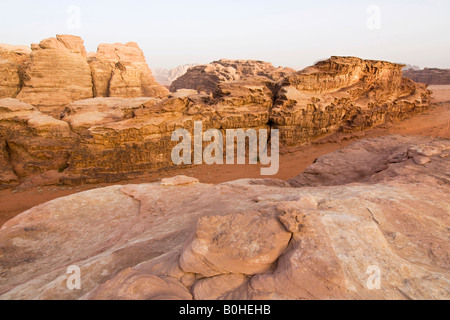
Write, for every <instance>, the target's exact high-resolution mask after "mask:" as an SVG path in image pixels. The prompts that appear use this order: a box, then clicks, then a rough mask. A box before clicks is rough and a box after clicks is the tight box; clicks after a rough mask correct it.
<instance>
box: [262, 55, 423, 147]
mask: <svg viewBox="0 0 450 320" xmlns="http://www.w3.org/2000/svg"><path fill="white" fill-rule="evenodd" d="M402 67H403V65H399V64H393V63H389V62H383V61H372V60H361V59H359V58H353V57H332V58H331V59H329V60H325V61H321V62H318V63H317V64H316V65H315V66H313V67H309V68H306V69H304V70H302V71H299V72H297V73H295V74H293V75H290V76H288V77H286V79H285V80H284V81H283V83H282V87H281V89H280V91H279V92H278V97H277V99H276V101H275V103H274V106H273V108H272V110H271V117H270V118H271V121H272V123H273V125H274V127H275V128H278V129H280V135H281V141H282V142H283V143H284V144H288V145H296V144H298V143H299V142H305V141H309V140H310V139H311V138H312V137H319V136H321V135H326V134H330V133H333V132H337V131H342V132H352V131H362V130H365V129H368V128H371V127H374V126H376V125H379V124H382V123H385V122H386V121H389V120H391V121H395V120H398V119H402V118H403V117H405V116H407V115H410V114H413V113H416V112H419V111H422V110H424V109H426V108H427V107H428V103H429V98H430V92H429V91H428V90H427V89H426V87H425V86H424V85H418V84H416V83H414V82H412V81H411V80H408V79H405V78H402Z"/></svg>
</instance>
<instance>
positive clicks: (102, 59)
mask: <svg viewBox="0 0 450 320" xmlns="http://www.w3.org/2000/svg"><path fill="white" fill-rule="evenodd" d="M89 65H90V67H91V69H92V78H93V83H94V96H95V97H123V98H136V97H155V98H162V97H165V96H167V95H168V90H167V89H165V88H164V87H162V86H161V85H160V84H159V83H157V82H156V80H155V78H154V77H153V76H152V72H151V71H150V69H149V67H148V65H147V62H146V61H145V57H144V53H143V52H142V50H141V49H140V48H139V46H138V45H137V43H135V42H129V43H127V44H121V43H114V44H101V45H99V47H98V49H97V54H96V55H95V56H93V57H90V58H89Z"/></svg>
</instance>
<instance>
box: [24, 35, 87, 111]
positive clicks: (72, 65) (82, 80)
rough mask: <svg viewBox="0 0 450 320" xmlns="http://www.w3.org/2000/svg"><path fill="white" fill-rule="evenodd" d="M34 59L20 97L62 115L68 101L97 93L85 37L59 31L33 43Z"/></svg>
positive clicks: (26, 69)
mask: <svg viewBox="0 0 450 320" xmlns="http://www.w3.org/2000/svg"><path fill="white" fill-rule="evenodd" d="M32 50H33V52H32V54H31V60H30V63H29V64H28V65H27V67H26V68H25V71H24V75H23V87H22V89H21V91H20V93H19V95H18V96H17V99H19V100H21V101H23V102H26V103H30V104H33V105H34V106H36V107H37V108H39V109H40V110H41V111H44V112H48V113H50V114H54V115H55V116H58V114H59V113H60V112H61V111H62V109H63V108H64V106H65V105H67V104H69V103H71V102H73V101H76V100H81V99H87V98H92V97H93V93H92V92H93V91H92V77H91V70H90V68H89V65H88V63H87V61H86V50H85V48H84V44H83V40H82V39H81V38H79V37H76V36H67V35H58V36H57V37H56V38H49V39H46V40H43V41H41V43H40V44H39V45H32Z"/></svg>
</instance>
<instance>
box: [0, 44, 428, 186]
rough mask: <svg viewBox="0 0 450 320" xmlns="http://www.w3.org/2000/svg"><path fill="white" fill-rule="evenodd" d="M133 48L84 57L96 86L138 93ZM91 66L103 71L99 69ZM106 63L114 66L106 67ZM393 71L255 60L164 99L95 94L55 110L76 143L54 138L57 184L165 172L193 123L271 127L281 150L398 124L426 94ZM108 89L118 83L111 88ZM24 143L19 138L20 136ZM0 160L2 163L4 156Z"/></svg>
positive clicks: (209, 72) (342, 61) (206, 70)
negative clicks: (293, 66)
mask: <svg viewBox="0 0 450 320" xmlns="http://www.w3.org/2000/svg"><path fill="white" fill-rule="evenodd" d="M51 43H52V46H55V45H54V44H53V42H51ZM55 43H57V44H58V43H60V41H56V42H55ZM59 45H63V44H59ZM44 47H46V46H44ZM64 47H65V48H66V45H64ZM69 47H70V46H69ZM117 47H119V49H117ZM70 48H71V49H70V50H73V51H74V52H76V53H72V54H73V55H78V56H80V57H81V56H83V55H84V52H83V51H82V48H83V47H82V46H75V45H74V46H71V47H70ZM45 50H47V49H42V51H45ZM64 50H66V51H68V50H69V49H64ZM38 51H39V50H38ZM122 51H123V52H122ZM112 52H115V53H119V55H120V57H121V58H120V59H119V60H120V61H118V60H117V61H118V62H115V61H116V60H108V59H109V58H107V57H111V59H112ZM136 52H140V50H138V48H137V47H136V46H135V45H134V44H128V45H122V46H120V45H107V46H101V48H99V52H98V53H97V54H96V55H95V57H91V60H90V63H91V67H92V68H93V69H92V70H96V71H95V72H93V74H95V76H94V78H95V79H97V80H95V83H96V84H95V85H94V87H96V88H97V89H96V90H99V92H100V91H102V90H106V88H109V89H108V90H110V89H111V88H113V89H114V90H118V91H120V92H122V93H123V94H126V95H134V93H136V92H139V91H140V90H141V91H142V90H143V89H142V85H143V82H139V81H138V78H140V79H141V80H142V77H133V78H132V79H134V80H130V79H131V78H127V77H128V76H126V74H127V73H128V71H130V70H131V69H133V68H135V71H136V73H133V74H134V75H136V74H138V73H141V75H142V74H144V75H147V76H148V75H149V74H148V72H149V71H148V68H146V67H145V64H144V62H143V60H142V62H140V63H138V64H137V65H138V66H139V68H143V69H139V68H137V67H136V65H135V64H132V63H131V62H130V61H134V60H136V59H137V60H139V59H138V58H136V59H135V58H131V57H134V55H135V54H136ZM141 58H142V56H141ZM141 58H140V59H141ZM117 59H118V58H117ZM127 61H128V62H129V63H130V64H127V63H128V62H127ZM126 62H127V63H126ZM114 63H115V64H114ZM122 64H123V66H124V67H126V68H128V69H126V70H128V71H126V73H124V74H122V72H125V71H123V70H125V69H123V70H122V71H120V70H119V69H120V68H122V67H121V66H122ZM100 65H101V66H103V67H105V68H106V69H105V70H107V71H106V72H105V73H102V71H101V70H102V68H103V67H100ZM115 65H117V66H118V67H117V68H119V69H117V70H116V69H114V66H115ZM109 68H113V69H109ZM401 68H402V66H401V65H398V64H392V63H389V62H381V61H366V60H361V59H358V58H347V57H333V58H331V59H329V60H325V61H321V62H319V63H317V64H316V65H315V66H312V67H310V68H307V69H305V70H302V71H299V72H294V71H293V70H290V69H283V68H274V67H273V66H272V65H270V64H267V63H263V62H258V61H234V60H221V61H219V62H217V63H213V64H212V65H207V66H199V67H195V68H191V69H190V70H189V71H188V72H187V73H186V75H185V76H183V77H181V78H180V79H179V81H177V82H175V83H174V85H176V83H178V84H182V83H188V84H189V85H186V86H187V87H190V88H192V89H183V90H178V91H177V92H176V93H173V94H171V95H170V96H169V97H167V98H166V97H162V98H158V94H155V96H156V97H153V98H151V97H148V98H145V97H144V98H141V97H138V98H128V99H125V98H111V97H106V98H105V97H98V98H94V99H85V100H81V101H77V102H73V103H68V104H67V105H66V108H65V109H64V112H62V113H59V115H60V117H58V121H59V119H61V120H62V122H64V123H66V124H68V129H67V130H69V131H70V132H71V135H75V137H76V138H74V139H69V140H67V139H66V140H64V141H60V139H59V137H55V139H56V141H58V142H57V143H61V144H63V145H65V146H67V143H68V144H69V145H70V147H68V151H67V152H68V154H67V153H66V152H64V153H63V154H64V156H63V157H62V158H60V159H61V161H59V160H58V161H57V162H56V163H57V166H58V167H59V169H61V170H64V168H66V169H65V170H64V175H63V176H62V177H61V182H62V183H67V184H78V183H84V182H104V181H108V182H116V181H120V180H123V179H127V178H131V177H133V176H137V175H139V174H142V173H143V172H148V171H155V170H158V169H161V168H167V167H170V166H174V164H173V162H172V160H171V151H172V149H173V148H174V147H175V145H176V144H177V143H176V142H173V141H171V136H172V133H173V131H174V130H176V129H181V128H183V129H186V130H188V131H189V132H191V134H192V133H193V125H194V122H195V121H203V129H204V130H208V129H211V128H216V129H220V130H222V131H223V132H225V130H227V129H244V130H245V129H250V128H251V129H279V130H280V133H281V143H282V146H290V145H299V144H302V143H304V142H309V141H313V140H315V139H318V138H320V137H322V136H324V135H328V134H333V133H337V132H338V133H349V132H354V131H362V130H365V129H369V128H371V127H374V126H376V125H379V124H383V123H385V122H388V121H396V120H399V119H402V118H403V117H405V116H408V115H411V114H414V113H417V112H419V111H421V110H424V109H425V108H427V107H428V102H429V96H430V92H429V91H428V90H427V89H426V86H425V85H421V84H416V83H414V82H412V81H411V80H408V79H405V78H402V72H401ZM138 69H139V70H141V71H137V70H138ZM99 70H100V71H99ZM142 70H143V71H142ZM147 71H148V72H147ZM111 72H112V74H113V75H114V74H115V72H118V74H120V76H118V77H119V78H118V79H122V80H123V81H125V80H126V81H128V80H127V79H129V81H131V82H133V81H134V82H133V83H134V84H133V85H131V82H127V83H128V85H127V86H122V85H123V83H125V82H126V81H125V82H121V81H118V82H116V81H115V80H114V76H112V77H111V79H109V78H108V77H107V76H106V75H108V74H110V75H111ZM108 79H109V84H107V83H108ZM148 79H151V78H148ZM183 79H184V80H183ZM196 79H198V81H197V80H196ZM101 81H104V82H101ZM101 83H103V84H101ZM112 84H117V86H116V87H114V86H112V87H111V85H112ZM102 88H103V89H102ZM122 89H124V90H125V91H122ZM196 90H202V91H204V92H203V93H198V92H197V91H196ZM157 91H158V90H157ZM157 91H155V92H157ZM103 92H104V91H103ZM106 95H109V94H106ZM162 95H163V96H164V94H162ZM10 102H11V100H6V101H4V102H3V103H4V104H5V105H7V104H8V103H10ZM11 103H12V104H13V105H14V104H15V103H16V102H14V101H12V102H11ZM54 120H55V119H54ZM0 121H1V120H0ZM22 123H23V124H22V126H23V127H24V130H28V131H30V132H35V131H34V130H33V129H32V128H29V125H28V123H27V122H26V121H22ZM3 126H4V128H5V130H4V131H3V132H5V133H4V134H3V135H2V134H0V137H1V138H2V139H3V140H4V141H5V144H4V146H3V147H2V150H3V151H2V153H3V154H8V152H10V151H11V148H10V145H12V144H11V143H10V135H11V133H10V134H9V135H6V133H7V132H8V128H9V129H10V130H12V131H14V130H15V129H14V126H13V125H12V122H11V121H9V120H6V119H5V120H4V121H3ZM26 137H28V135H25V136H24V137H23V138H22V139H27V138H26ZM49 143H50V142H47V143H44V144H43V145H42V146H41V151H42V152H46V148H50V151H49V152H50V154H51V153H52V152H54V151H53V149H51V147H48V144H49ZM55 143H56V142H55ZM0 146H2V145H1V144H0ZM8 150H9V151H8ZM2 158H3V160H2V161H4V162H5V161H6V162H8V157H5V156H3V157H2ZM11 159H16V158H14V157H12V158H11ZM17 159H18V158H17ZM62 159H64V161H62ZM15 161H16V160H15ZM13 162H14V161H13ZM63 162H64V165H63ZM14 163H17V161H16V162H14ZM40 163H41V164H42V166H41V167H39V168H38V169H36V170H35V173H40V172H45V171H46V170H49V168H51V169H54V166H48V165H47V164H46V163H45V162H40ZM12 166H13V167H16V166H17V165H16V164H13V165H12ZM27 174H30V175H31V174H33V173H32V171H30V170H28V171H23V170H22V171H21V174H20V177H21V178H22V177H25V175H27ZM8 177H9V176H8ZM5 179H6V180H7V178H5ZM8 179H9V178H8Z"/></svg>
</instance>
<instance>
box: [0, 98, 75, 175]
mask: <svg viewBox="0 0 450 320" xmlns="http://www.w3.org/2000/svg"><path fill="white" fill-rule="evenodd" d="M0 137H1V138H2V139H3V141H4V144H3V145H4V147H3V148H2V150H3V154H5V152H6V151H7V154H8V157H7V162H8V163H9V165H7V167H9V166H11V167H12V168H13V169H14V173H15V175H17V176H18V177H21V178H24V177H27V176H30V175H33V174H40V173H43V172H45V171H48V170H62V169H65V168H66V167H67V161H68V159H69V157H70V156H69V150H71V149H72V148H73V146H74V145H75V144H76V141H77V136H76V135H75V134H74V133H73V132H72V131H71V129H70V126H69V125H68V124H67V123H66V122H64V121H60V120H56V119H55V118H53V117H51V116H48V115H45V114H43V113H41V112H40V111H38V110H37V109H36V108H35V107H33V106H31V105H29V104H26V103H23V102H20V101H18V100H14V99H1V100H0ZM3 159H5V156H3Z"/></svg>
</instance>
